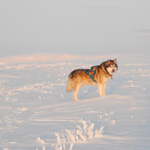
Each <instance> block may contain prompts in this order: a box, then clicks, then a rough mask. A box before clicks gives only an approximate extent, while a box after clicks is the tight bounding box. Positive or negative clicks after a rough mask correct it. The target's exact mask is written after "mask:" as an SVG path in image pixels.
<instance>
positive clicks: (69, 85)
mask: <svg viewBox="0 0 150 150" xmlns="http://www.w3.org/2000/svg"><path fill="white" fill-rule="evenodd" d="M72 90H73V87H72V83H71V79H70V76H69V77H68V82H67V87H66V91H67V92H71V91H72Z"/></svg>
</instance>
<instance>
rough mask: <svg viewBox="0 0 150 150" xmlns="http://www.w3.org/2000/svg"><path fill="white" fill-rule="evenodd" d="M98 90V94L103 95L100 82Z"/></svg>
mask: <svg viewBox="0 0 150 150" xmlns="http://www.w3.org/2000/svg"><path fill="white" fill-rule="evenodd" d="M98 92H99V95H100V96H103V84H102V83H99V84H98Z"/></svg>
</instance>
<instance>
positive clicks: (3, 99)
mask: <svg viewBox="0 0 150 150" xmlns="http://www.w3.org/2000/svg"><path fill="white" fill-rule="evenodd" d="M44 56H45V55H44ZM65 56H66V55H65ZM68 57H71V56H70V55H67V58H68ZM83 57H84V56H83ZM114 58H117V60H118V66H119V69H118V71H117V72H116V74H114V76H113V80H109V82H108V85H107V87H106V94H107V96H106V97H99V94H98V90H97V87H91V86H86V87H83V88H81V90H80V92H79V95H78V97H79V98H80V99H81V100H80V101H79V102H76V101H74V100H73V97H72V93H66V82H67V77H68V75H69V73H70V72H71V71H72V70H74V69H78V68H90V67H91V66H92V65H98V64H100V63H101V62H103V61H105V60H107V59H114ZM12 60H14V62H15V63H13V62H11V63H10V62H9V61H8V60H7V61H6V62H2V63H1V65H0V150H85V149H86V150H92V149H93V150H100V149H102V150H108V149H111V150H120V149H122V150H127V149H132V150H149V149H150V142H149V141H150V117H149V114H150V92H149V91H150V59H149V57H148V56H146V55H144V54H142V55H129V54H128V55H124V56H122V55H116V57H115V55H114V56H99V57H98V56H97V57H91V58H90V57H89V56H88V57H86V59H85V58H84V59H82V56H80V57H77V56H76V57H74V59H72V60H71V59H67V60H66V61H65V59H63V57H62V56H61V59H60V60H58V59H56V60H53V61H54V62H52V61H49V62H48V60H46V61H47V62H44V61H42V62H38V61H36V62H34V63H33V62H30V61H29V62H19V61H18V60H19V59H18V57H17V61H15V59H14V58H13V59H12ZM25 60H28V59H25ZM38 60H42V56H41V58H40V56H39V55H38Z"/></svg>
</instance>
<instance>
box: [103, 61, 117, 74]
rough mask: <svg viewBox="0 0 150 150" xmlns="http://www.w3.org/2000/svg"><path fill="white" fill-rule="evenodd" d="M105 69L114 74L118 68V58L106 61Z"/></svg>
mask: <svg viewBox="0 0 150 150" xmlns="http://www.w3.org/2000/svg"><path fill="white" fill-rule="evenodd" d="M105 69H106V70H107V72H108V73H109V74H110V75H113V73H115V72H116V71H117V70H118V65H117V60H116V59H114V60H107V61H106V62H105Z"/></svg>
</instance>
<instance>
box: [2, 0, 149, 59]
mask: <svg viewBox="0 0 150 150" xmlns="http://www.w3.org/2000/svg"><path fill="white" fill-rule="evenodd" d="M149 51H150V1H149V0H0V57H7V56H16V55H24V54H32V53H61V54H64V53H69V54H88V55H93V54H94V55H100V54H104V53H106V54H109V53H111V54H114V53H124V52H127V53H129V52H132V53H134V52H142V53H144V52H145V53H147V52H149Z"/></svg>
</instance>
